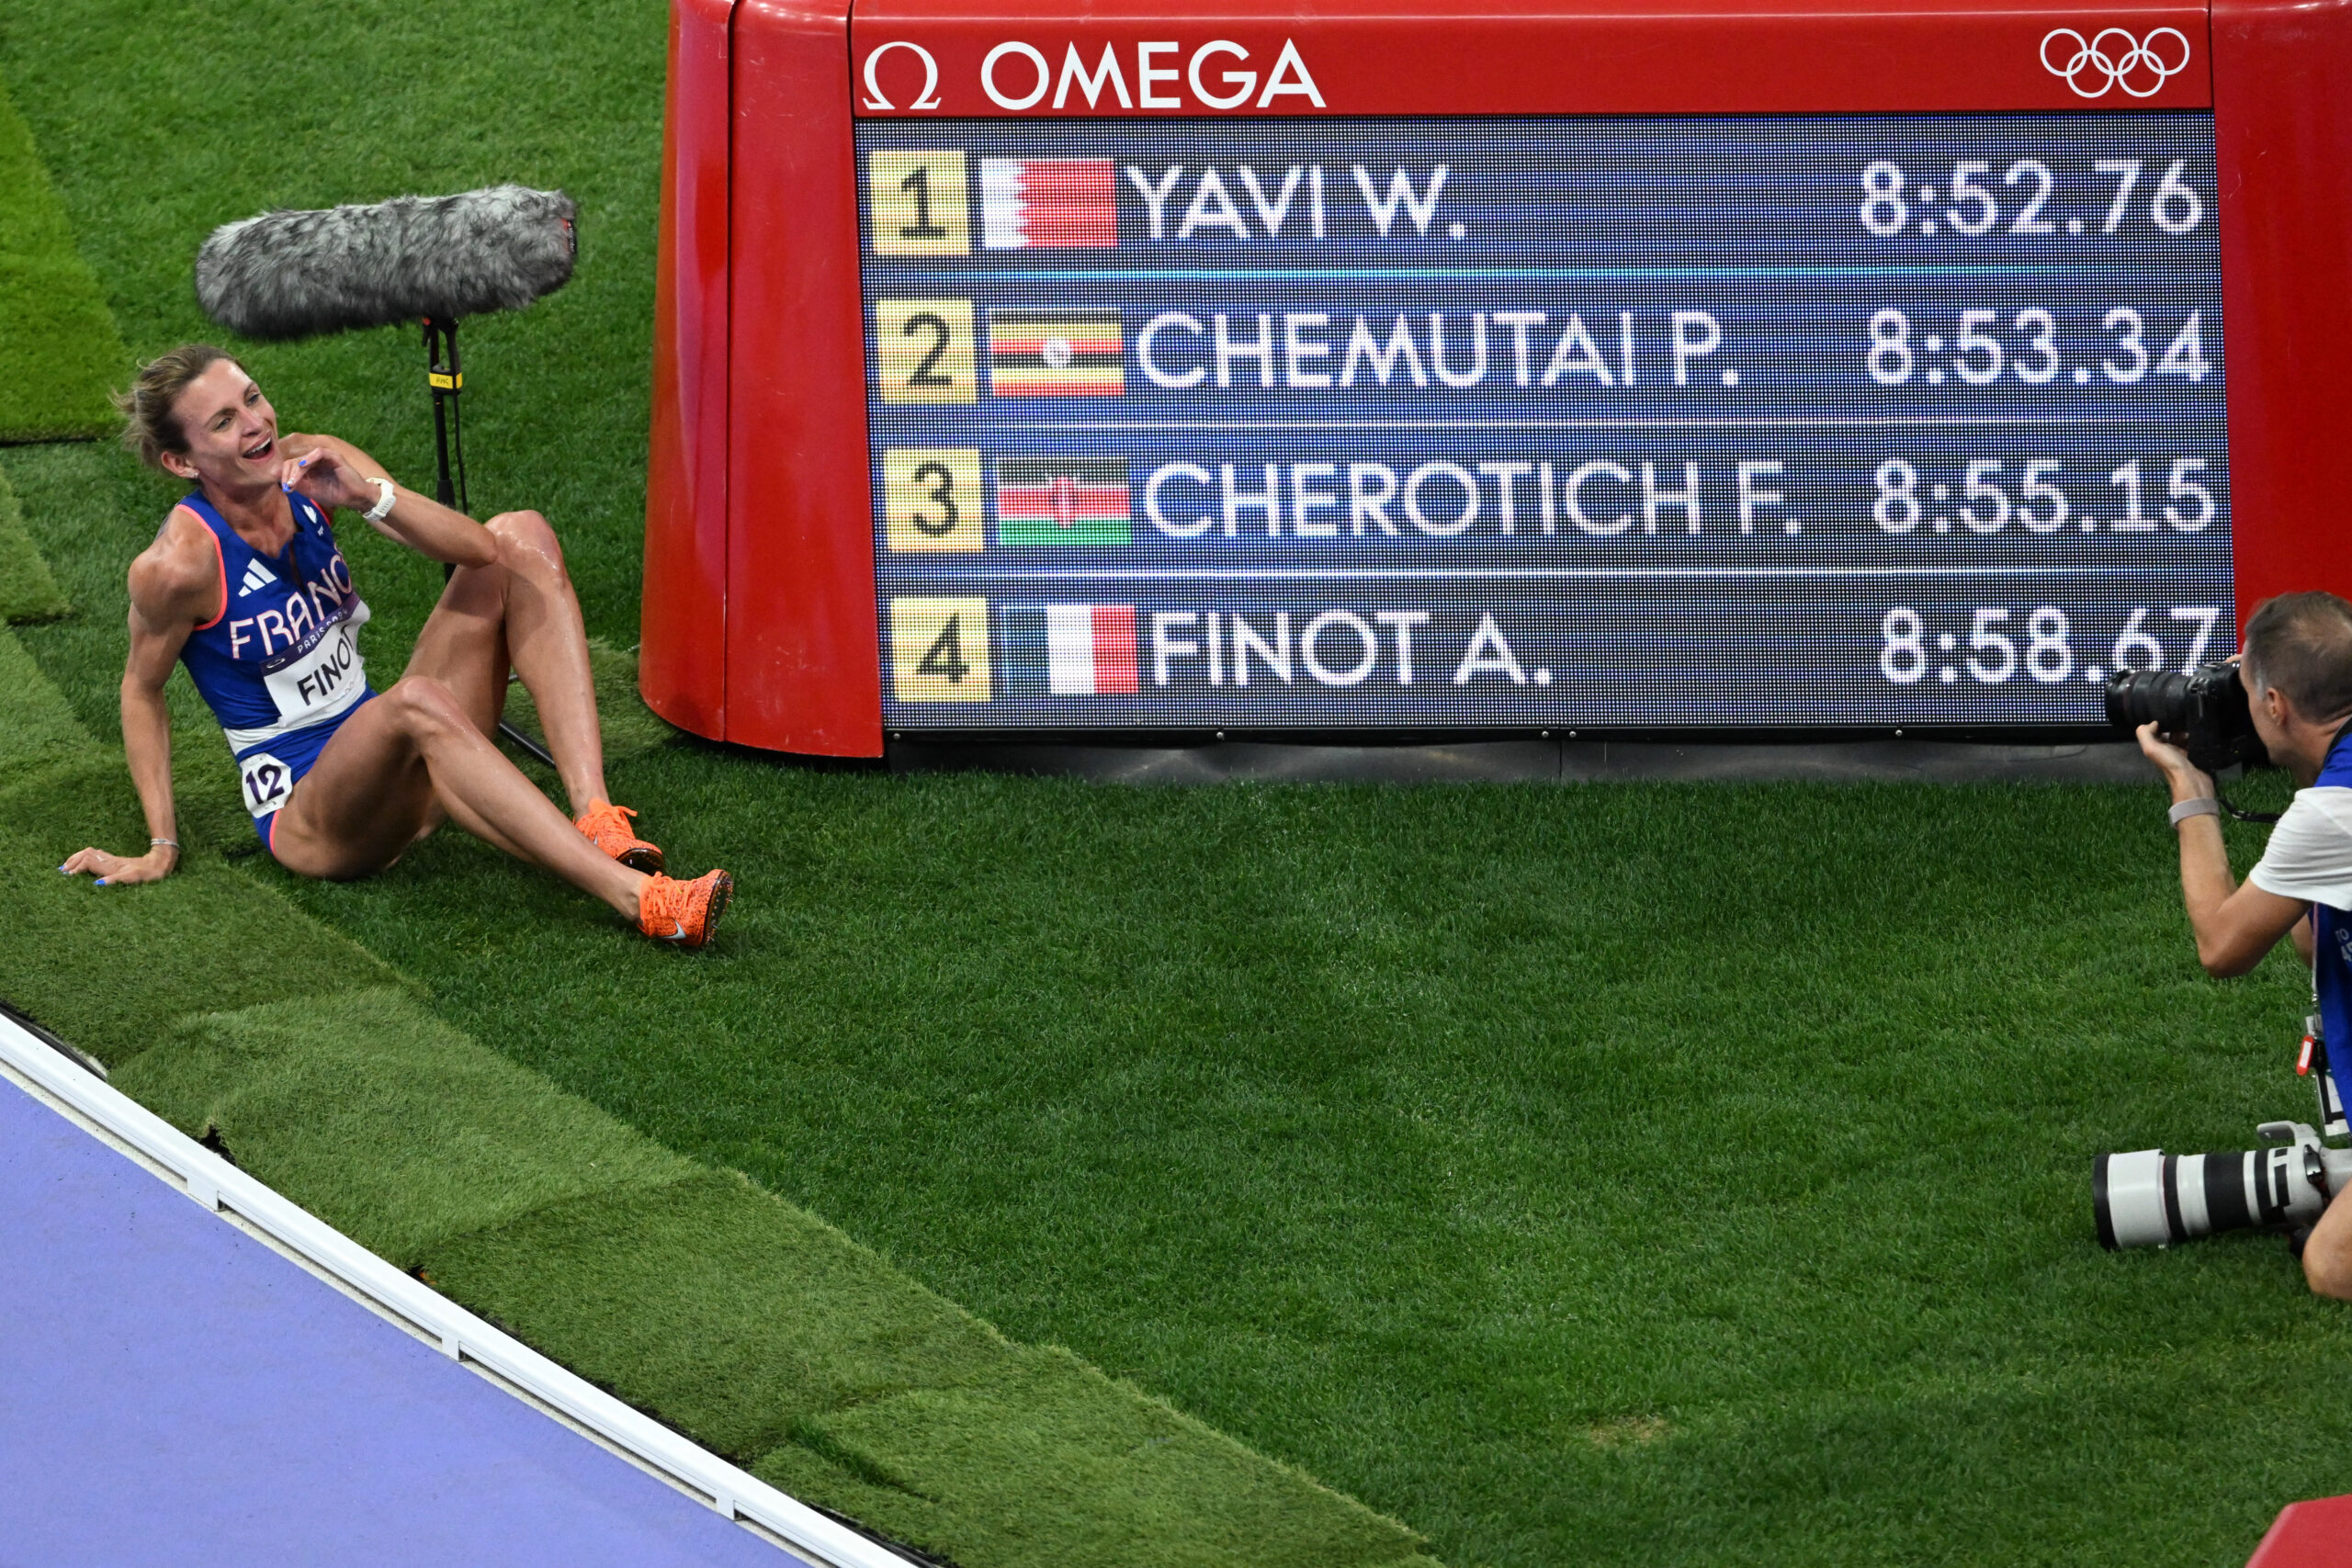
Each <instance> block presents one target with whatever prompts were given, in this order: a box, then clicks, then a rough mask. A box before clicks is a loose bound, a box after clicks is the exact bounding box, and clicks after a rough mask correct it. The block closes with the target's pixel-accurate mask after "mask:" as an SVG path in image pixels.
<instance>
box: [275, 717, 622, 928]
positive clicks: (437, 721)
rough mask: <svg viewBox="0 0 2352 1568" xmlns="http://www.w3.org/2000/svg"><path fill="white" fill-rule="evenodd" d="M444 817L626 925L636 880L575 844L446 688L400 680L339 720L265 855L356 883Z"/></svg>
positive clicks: (554, 810) (580, 841) (577, 838)
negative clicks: (598, 902) (607, 908)
mask: <svg viewBox="0 0 2352 1568" xmlns="http://www.w3.org/2000/svg"><path fill="white" fill-rule="evenodd" d="M444 811H446V812H447V814H448V815H449V816H450V817H451V818H454V819H455V820H456V821H457V823H458V826H460V827H462V828H464V829H466V830H467V831H469V832H471V833H473V834H475V835H476V836H478V837H480V838H482V839H486V840H489V841H490V842H492V843H493V844H496V845H497V846H498V847H499V848H501V849H503V850H504V851H506V852H508V853H509V854H512V855H515V857H516V858H518V859H521V860H526V861H529V862H531V863H533V864H535V865H538V866H542V867H544V868H545V869H547V870H548V871H551V872H553V873H555V874H556V875H558V876H560V877H562V878H563V879H564V880H565V881H566V882H569V883H571V885H572V886H575V887H578V888H580V889H581V890H582V891H583V892H586V893H590V894H593V895H594V896H595V897H599V898H602V899H603V900H604V901H605V903H607V904H609V905H611V906H612V907H613V908H615V909H616V910H617V911H619V912H620V913H621V914H623V915H626V916H628V917H629V918H630V919H636V918H637V914H638V889H639V887H641V886H644V884H645V881H646V878H645V876H644V874H642V873H639V872H635V871H631V870H630V869H629V868H628V867H627V866H625V865H623V864H621V863H619V862H618V861H615V860H611V859H608V858H606V856H605V854H604V852H602V851H600V850H598V849H597V848H596V846H595V845H594V844H592V843H590V842H589V841H588V840H587V839H585V838H583V837H582V835H581V833H580V830H579V829H576V828H574V827H573V826H572V825H571V818H567V817H566V816H564V814H563V812H562V811H561V810H560V809H559V808H558V807H557V806H556V804H555V802H553V801H551V800H549V799H548V797H547V796H546V795H542V794H540V793H539V789H538V786H537V785H536V784H533V783H532V782H531V781H530V780H529V779H527V778H526V777H524V776H523V773H522V771H521V770H520V769H518V768H516V767H515V764H514V763H513V762H511V761H507V760H506V756H505V753H503V752H502V751H501V750H499V749H498V747H497V744H496V743H495V742H494V741H492V739H490V738H489V737H488V736H486V735H484V734H483V733H482V731H481V726H480V724H479V722H478V721H477V719H476V716H475V715H474V714H472V713H471V712H469V711H468V709H467V707H466V705H464V704H463V703H462V702H460V701H459V700H458V695H457V694H456V693H455V692H453V691H451V690H450V689H449V688H448V687H447V686H446V685H444V684H443V683H442V682H439V681H436V680H433V679H431V678H429V677H424V676H415V675H408V676H403V677H401V680H400V681H399V682H398V683H396V684H395V685H394V686H393V687H392V689H391V690H390V691H388V692H386V693H384V694H382V695H380V696H379V697H377V698H376V699H375V700H374V701H373V702H370V703H367V704H365V705H362V706H361V707H360V709H359V711H357V712H356V713H355V714H353V715H352V716H350V717H349V718H347V719H345V721H344V723H343V727H342V728H340V729H338V730H336V731H335V736H334V739H332V740H330V741H328V742H327V746H326V750H323V751H322V752H320V753H319V760H318V761H317V763H316V764H315V765H313V766H312V768H311V771H310V773H307V774H305V775H304V776H303V779H302V782H301V783H300V784H297V785H295V786H294V793H293V795H292V796H291V797H290V798H289V799H288V801H287V803H286V806H285V807H284V808H283V809H282V810H280V811H279V812H278V814H277V822H276V823H275V824H274V826H273V828H272V830H271V834H270V850H271V852H272V853H274V854H275V855H276V856H277V859H278V861H279V862H280V863H283V864H284V865H285V866H286V867H287V869H288V870H289V871H293V872H297V873H299V874H301V875H304V876H322V877H334V878H347V877H356V876H366V875H368V874H370V873H372V872H378V871H381V870H383V869H384V867H386V866H388V865H390V864H391V863H392V862H394V861H395V860H398V859H399V858H400V855H401V851H403V850H405V849H406V848H407V847H408V846H409V845H410V844H411V843H412V842H413V841H414V840H416V838H417V836H418V835H419V834H420V833H422V832H424V830H425V829H428V828H430V827H431V826H432V824H433V822H434V821H435V818H436V817H437V816H438V815H439V813H441V812H444Z"/></svg>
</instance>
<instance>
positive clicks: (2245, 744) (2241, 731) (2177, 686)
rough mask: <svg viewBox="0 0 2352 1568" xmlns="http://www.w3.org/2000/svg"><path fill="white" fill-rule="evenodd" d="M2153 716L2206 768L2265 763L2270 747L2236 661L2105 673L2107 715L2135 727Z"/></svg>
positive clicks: (2160, 731)
mask: <svg viewBox="0 0 2352 1568" xmlns="http://www.w3.org/2000/svg"><path fill="white" fill-rule="evenodd" d="M2151 719H2154V721H2155V726H2156V733H2157V734H2159V735H2161V736H2163V737H2165V739H2168V740H2173V741H2176V742H2177V743H2178V744H2179V746H2180V749H2181V750H2184V751H2186V752H2188V760H2189V761H2191V762H2194V763H2195V764H2196V765H2197V766H2198V768H2199V770H2200V771H2202V772H2204V773H2214V774H2219V773H2223V772H2226V771H2228V770H2230V769H2233V768H2261V767H2267V766H2268V765H2269V762H2270V753H2269V752H2268V751H2267V750H2264V749H2263V745H2262V737H2261V736H2259V735H2257V734H2256V733H2255V730H2254V712H2253V709H2252V708H2250V707H2249V706H2248V705H2247V704H2246V696H2245V685H2244V684H2243V683H2241V682H2239V680H2238V667H2237V666H2236V665H2234V664H2200V665H2199V666H2198V667H2197V668H2196V669H2194V670H2188V671H2180V670H2175V671H2163V670H2118V671H2116V672H2115V673H2114V674H2112V675H2109V677H2108V678H2107V721H2108V722H2109V724H2112V725H2115V726H2117V727H2118V728H2122V729H2126V730H2132V729H2137V728H2140V727H2141V726H2142V725H2143V724H2145V723H2147V722H2148V721H2149V720H2151Z"/></svg>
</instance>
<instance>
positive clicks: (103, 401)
mask: <svg viewBox="0 0 2352 1568" xmlns="http://www.w3.org/2000/svg"><path fill="white" fill-rule="evenodd" d="M129 372H130V355H129V354H128V353H127V352H126V351H125V350H124V348H123V345H122V338H121V336H120V334H119V333H117V332H116V330H115V323H114V317H113V316H112V315H111V314H109V313H108V312H107V302H106V297H105V296H104V295H103V294H101V293H100V292H99V290H98V282H97V279H96V277H95V276H92V275H91V272H90V268H89V265H88V264H87V263H85V261H83V259H82V257H81V255H80V254H78V253H77V252H76V251H75V250H74V231H73V229H72V227H71V225H70V224H69V223H68V222H67V221H66V217H65V209H64V208H63V206H62V204H60V202H59V201H58V199H57V192H56V190H55V189H54V188H53V187H52V186H51V184H50V179H49V172H48V170H47V169H45V168H44V167H42V165H41V161H40V155H39V153H37V152H35V151H34V148H33V137H32V131H31V130H29V129H28V128H27V126H26V124H25V121H24V118H23V117H22V116H20V115H19V114H17V110H16V107H15V105H14V104H13V103H12V102H11V101H10V99H9V97H8V94H7V90H6V87H5V86H0V441H53V440H58V439H62V438H66V437H72V436H90V435H99V434H106V433H107V432H108V431H110V430H112V429H114V428H115V427H116V426H117V425H118V424H119V423H120V422H119V420H118V419H117V418H116V416H115V412H114V409H113V407H112V405H110V404H109V403H108V402H107V389H108V387H109V386H110V385H112V384H115V383H119V382H120V381H122V380H124V379H127V378H128V376H129ZM5 566H6V561H5V559H0V568H5ZM5 589H6V581H5V579H0V591H4V590H5Z"/></svg>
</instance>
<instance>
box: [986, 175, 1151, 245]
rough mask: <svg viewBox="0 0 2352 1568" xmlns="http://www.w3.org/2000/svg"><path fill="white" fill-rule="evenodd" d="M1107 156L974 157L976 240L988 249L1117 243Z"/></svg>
mask: <svg viewBox="0 0 2352 1568" xmlns="http://www.w3.org/2000/svg"><path fill="white" fill-rule="evenodd" d="M1116 190H1117V182H1116V181H1115V180H1114V178H1113V176H1112V173H1111V160H1110V159H1108V158H983V159H981V160H980V243H981V246H982V247H983V248H984V249H987V250H991V251H1022V250H1039V249H1052V248H1059V249H1081V248H1085V249H1095V250H1102V249H1107V248H1109V247H1111V246H1114V245H1116V244H1117V243H1119V204H1118V200H1117V197H1116V194H1115V193H1116Z"/></svg>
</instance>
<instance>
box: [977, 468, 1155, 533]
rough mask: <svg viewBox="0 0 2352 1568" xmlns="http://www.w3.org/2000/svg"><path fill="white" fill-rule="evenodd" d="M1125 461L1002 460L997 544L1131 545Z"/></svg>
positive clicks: (997, 512) (998, 470)
mask: <svg viewBox="0 0 2352 1568" xmlns="http://www.w3.org/2000/svg"><path fill="white" fill-rule="evenodd" d="M1129 525H1130V519H1129V516H1128V512H1127V460H1126V459H1125V457H1006V458H1002V459H1001V460H1000V461H999V462H998V463H997V466H996V542H997V543H998V544H1000V545H1075V546H1080V547H1090V546H1103V545H1125V544H1131V543H1133V542H1134V540H1133V536H1132V535H1131V534H1130V533H1129Z"/></svg>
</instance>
